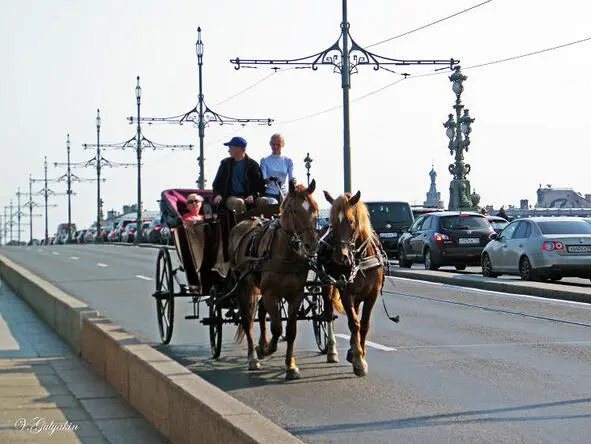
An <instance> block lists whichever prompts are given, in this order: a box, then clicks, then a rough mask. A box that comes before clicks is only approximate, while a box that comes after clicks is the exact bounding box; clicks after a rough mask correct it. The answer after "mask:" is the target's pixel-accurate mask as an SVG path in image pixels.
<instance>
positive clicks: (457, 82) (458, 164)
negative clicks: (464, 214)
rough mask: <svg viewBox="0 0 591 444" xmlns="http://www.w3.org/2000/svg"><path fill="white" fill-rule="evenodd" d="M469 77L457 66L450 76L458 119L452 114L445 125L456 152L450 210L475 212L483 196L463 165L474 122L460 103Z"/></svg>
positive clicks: (451, 167)
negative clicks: (468, 176)
mask: <svg viewBox="0 0 591 444" xmlns="http://www.w3.org/2000/svg"><path fill="white" fill-rule="evenodd" d="M467 78H468V77H466V76H465V75H463V74H462V72H461V70H460V67H459V66H456V67H455V68H454V72H453V74H452V75H451V76H449V80H450V81H451V82H452V90H453V92H454V93H455V95H456V103H455V105H454V109H455V111H456V115H455V119H454V115H453V114H449V115H448V118H447V121H446V122H445V123H444V124H443V126H444V127H445V134H446V135H447V137H448V138H449V145H448V148H449V152H450V154H452V155H453V154H454V152H455V162H454V163H452V164H450V165H449V167H448V169H449V172H450V173H451V174H452V175H453V179H452V181H451V182H450V185H449V209H450V210H469V209H475V207H476V206H477V205H478V203H479V201H480V196H478V195H477V194H476V193H472V194H471V192H470V181H469V180H468V179H467V178H466V177H467V175H468V173H470V169H471V168H470V165H469V164H467V163H464V151H466V152H467V151H468V147H469V146H470V133H471V132H472V127H471V125H472V123H473V122H474V119H473V118H471V117H470V113H469V110H468V109H467V108H466V109H464V105H463V104H462V100H461V95H462V92H463V91H464V85H463V82H464V81H465V80H466V79H467ZM462 110H463V114H462Z"/></svg>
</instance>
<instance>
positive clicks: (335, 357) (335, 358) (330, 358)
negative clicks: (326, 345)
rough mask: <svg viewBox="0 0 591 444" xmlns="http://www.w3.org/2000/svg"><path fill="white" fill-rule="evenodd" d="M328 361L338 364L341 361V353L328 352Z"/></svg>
mask: <svg viewBox="0 0 591 444" xmlns="http://www.w3.org/2000/svg"><path fill="white" fill-rule="evenodd" d="M326 362H328V363H329V364H336V363H337V362H339V355H338V354H337V353H328V354H327V355H326Z"/></svg>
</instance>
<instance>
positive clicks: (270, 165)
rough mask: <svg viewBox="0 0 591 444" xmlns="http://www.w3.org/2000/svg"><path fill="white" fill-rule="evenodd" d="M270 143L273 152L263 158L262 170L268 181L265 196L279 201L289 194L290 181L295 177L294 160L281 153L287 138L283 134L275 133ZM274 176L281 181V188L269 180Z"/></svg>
mask: <svg viewBox="0 0 591 444" xmlns="http://www.w3.org/2000/svg"><path fill="white" fill-rule="evenodd" d="M269 145H271V150H272V151H273V153H272V154H271V155H270V156H267V157H263V158H262V159H261V171H262V172H263V179H265V182H266V183H267V188H266V191H265V196H266V197H268V198H269V199H275V200H277V202H278V203H279V202H281V196H282V195H284V196H285V195H286V194H287V189H288V181H290V180H292V179H293V162H292V160H291V159H290V158H289V157H286V156H284V155H283V154H281V149H282V148H283V146H284V145H285V140H284V139H283V136H282V135H281V134H273V135H272V136H271V141H270V142H269ZM272 177H274V178H277V180H278V181H279V182H280V183H281V189H278V188H277V186H276V185H275V183H274V182H273V181H271V180H269V178H272ZM269 203H273V202H269Z"/></svg>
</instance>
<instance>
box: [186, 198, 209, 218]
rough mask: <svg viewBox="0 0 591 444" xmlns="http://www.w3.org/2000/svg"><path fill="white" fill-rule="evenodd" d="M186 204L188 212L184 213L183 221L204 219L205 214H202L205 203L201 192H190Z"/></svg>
mask: <svg viewBox="0 0 591 444" xmlns="http://www.w3.org/2000/svg"><path fill="white" fill-rule="evenodd" d="M186 204H187V210H188V212H187V213H185V214H183V221H189V222H195V221H202V220H204V217H203V215H202V214H200V213H201V207H202V205H203V197H201V196H200V195H199V194H194V193H193V194H189V195H188V196H187V202H186Z"/></svg>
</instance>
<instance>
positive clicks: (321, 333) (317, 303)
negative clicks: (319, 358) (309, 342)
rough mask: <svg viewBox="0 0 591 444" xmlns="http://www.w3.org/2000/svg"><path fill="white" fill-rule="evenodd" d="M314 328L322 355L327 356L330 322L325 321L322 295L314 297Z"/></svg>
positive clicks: (314, 295)
mask: <svg viewBox="0 0 591 444" xmlns="http://www.w3.org/2000/svg"><path fill="white" fill-rule="evenodd" d="M311 298H312V328H313V329H314V338H315V339H316V345H317V346H318V350H320V353H322V354H323V355H325V354H326V353H327V352H328V345H327V343H328V322H327V321H326V320H325V319H324V317H323V315H324V299H323V298H322V294H320V293H315V294H313V295H312V297H311Z"/></svg>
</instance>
